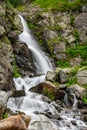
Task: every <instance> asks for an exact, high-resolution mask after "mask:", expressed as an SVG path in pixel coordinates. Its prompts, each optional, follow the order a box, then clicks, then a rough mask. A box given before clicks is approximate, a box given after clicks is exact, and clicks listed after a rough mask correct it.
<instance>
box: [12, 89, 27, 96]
mask: <svg viewBox="0 0 87 130" xmlns="http://www.w3.org/2000/svg"><path fill="white" fill-rule="evenodd" d="M25 95H26V93H25V91H24V90H13V91H12V96H13V97H22V96H25Z"/></svg>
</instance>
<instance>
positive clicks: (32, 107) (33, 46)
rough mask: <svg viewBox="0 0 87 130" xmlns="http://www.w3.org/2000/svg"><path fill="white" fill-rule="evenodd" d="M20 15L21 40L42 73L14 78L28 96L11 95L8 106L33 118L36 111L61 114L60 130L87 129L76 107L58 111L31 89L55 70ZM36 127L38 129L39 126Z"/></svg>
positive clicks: (67, 102)
mask: <svg viewBox="0 0 87 130" xmlns="http://www.w3.org/2000/svg"><path fill="white" fill-rule="evenodd" d="M19 17H20V19H21V22H22V25H23V32H22V33H21V34H20V35H19V40H20V41H22V42H24V43H25V44H26V45H27V46H28V48H29V49H30V51H31V54H32V57H33V62H34V64H35V66H36V69H37V72H38V73H39V74H42V75H41V76H37V77H33V78H30V77H28V76H26V77H24V78H22V77H19V78H14V79H13V80H14V83H15V87H16V89H17V90H21V89H24V90H25V93H26V96H23V97H20V98H17V97H16V98H14V97H11V98H10V99H9V100H8V103H7V107H8V108H10V109H11V110H12V111H13V112H16V111H20V112H24V113H25V114H27V115H29V116H31V118H32V119H34V118H35V117H36V116H37V115H36V114H35V113H45V112H49V113H50V115H54V116H55V115H57V114H58V115H59V116H60V119H59V120H57V126H58V130H87V124H86V123H85V122H83V121H82V120H81V118H80V117H79V114H78V113H77V112H75V109H74V110H73V109H68V108H67V109H66V108H61V111H60V113H58V110H57V109H55V107H54V105H52V103H47V102H46V101H43V96H42V95H40V94H36V93H33V92H30V91H29V89H30V88H31V87H33V86H35V85H37V84H39V83H41V82H43V81H44V80H45V76H46V73H47V71H53V66H52V64H51V62H50V59H49V58H48V57H47V56H46V55H45V53H44V52H43V51H42V50H41V47H40V46H39V45H38V43H37V41H36V40H35V39H34V37H33V36H32V35H31V31H30V30H29V29H28V26H27V23H26V21H25V20H24V19H23V17H22V16H21V15H19ZM71 95H72V96H73V99H74V103H73V104H72V107H73V108H75V107H76V105H77V99H76V97H75V95H74V93H72V92H71ZM64 100H65V103H66V105H67V106H69V101H68V95H67V94H66V95H65V99H64ZM38 117H39V116H38ZM40 124H41V123H40ZM35 127H36V126H35ZM43 127H44V128H43ZM41 128H42V130H46V128H45V126H41ZM36 129H37V130H38V128H37V127H36Z"/></svg>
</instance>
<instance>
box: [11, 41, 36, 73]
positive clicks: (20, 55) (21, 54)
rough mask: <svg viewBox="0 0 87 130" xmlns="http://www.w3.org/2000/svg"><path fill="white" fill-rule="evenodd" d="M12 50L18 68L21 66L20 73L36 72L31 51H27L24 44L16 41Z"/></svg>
mask: <svg viewBox="0 0 87 130" xmlns="http://www.w3.org/2000/svg"><path fill="white" fill-rule="evenodd" d="M13 50H14V52H15V55H16V56H15V57H16V63H17V65H18V67H19V68H21V70H22V71H21V72H20V73H22V75H24V76H25V75H30V73H34V74H35V73H36V69H35V66H34V64H33V60H32V57H31V52H30V51H29V49H28V47H27V45H26V44H24V43H22V44H20V43H19V42H17V43H16V44H13Z"/></svg>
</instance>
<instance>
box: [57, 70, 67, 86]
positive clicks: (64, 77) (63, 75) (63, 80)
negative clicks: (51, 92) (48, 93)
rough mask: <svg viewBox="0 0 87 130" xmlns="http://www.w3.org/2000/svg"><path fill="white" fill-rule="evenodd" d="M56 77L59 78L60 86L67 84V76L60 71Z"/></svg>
mask: <svg viewBox="0 0 87 130" xmlns="http://www.w3.org/2000/svg"><path fill="white" fill-rule="evenodd" d="M58 77H59V82H60V83H61V84H64V83H66V82H67V75H66V74H65V73H64V72H63V71H62V70H61V71H60V72H59V74H58Z"/></svg>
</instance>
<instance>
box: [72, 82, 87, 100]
mask: <svg viewBox="0 0 87 130" xmlns="http://www.w3.org/2000/svg"><path fill="white" fill-rule="evenodd" d="M70 88H72V89H73V91H74V92H75V94H76V96H77V97H78V98H80V99H81V98H82V97H83V96H84V95H86V94H87V90H86V89H85V88H83V87H81V86H80V85H78V84H74V85H71V86H70Z"/></svg>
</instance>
